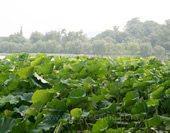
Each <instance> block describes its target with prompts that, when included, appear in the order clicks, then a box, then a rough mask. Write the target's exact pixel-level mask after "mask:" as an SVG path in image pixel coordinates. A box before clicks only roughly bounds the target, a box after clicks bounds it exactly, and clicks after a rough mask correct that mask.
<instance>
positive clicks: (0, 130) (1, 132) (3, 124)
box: [0, 117, 17, 133]
mask: <svg viewBox="0 0 170 133" xmlns="http://www.w3.org/2000/svg"><path fill="white" fill-rule="evenodd" d="M15 125H17V122H16V121H15V120H14V119H11V118H7V117H3V118H2V119H0V133H10V132H11V130H12V128H13V127H14V126H15Z"/></svg>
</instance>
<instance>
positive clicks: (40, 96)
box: [32, 90, 53, 105]
mask: <svg viewBox="0 0 170 133" xmlns="http://www.w3.org/2000/svg"><path fill="white" fill-rule="evenodd" d="M52 98H53V93H51V92H49V91H47V90H37V91H36V92H34V94H33V96H32V102H33V103H35V102H38V101H41V102H42V104H44V105H45V104H46V103H48V102H50V101H51V99H52Z"/></svg>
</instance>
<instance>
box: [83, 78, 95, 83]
mask: <svg viewBox="0 0 170 133" xmlns="http://www.w3.org/2000/svg"><path fill="white" fill-rule="evenodd" d="M81 81H82V82H83V83H89V84H92V83H95V81H94V80H93V79H92V78H91V77H89V76H88V77H86V78H84V79H81Z"/></svg>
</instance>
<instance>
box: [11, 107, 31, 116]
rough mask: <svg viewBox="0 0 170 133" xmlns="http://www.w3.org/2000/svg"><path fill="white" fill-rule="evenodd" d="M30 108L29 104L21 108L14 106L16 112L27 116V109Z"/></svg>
mask: <svg viewBox="0 0 170 133" xmlns="http://www.w3.org/2000/svg"><path fill="white" fill-rule="evenodd" d="M28 109H29V106H27V105H21V106H20V107H19V108H14V110H15V112H17V113H19V114H20V115H21V116H25V113H26V111H27V110H28Z"/></svg>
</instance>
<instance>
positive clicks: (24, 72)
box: [17, 66, 34, 78]
mask: <svg viewBox="0 0 170 133" xmlns="http://www.w3.org/2000/svg"><path fill="white" fill-rule="evenodd" d="M33 72H34V67H33V66H29V67H25V68H21V69H20V70H18V72H17V73H18V75H19V76H20V77H22V78H28V77H31V76H33Z"/></svg>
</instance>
